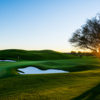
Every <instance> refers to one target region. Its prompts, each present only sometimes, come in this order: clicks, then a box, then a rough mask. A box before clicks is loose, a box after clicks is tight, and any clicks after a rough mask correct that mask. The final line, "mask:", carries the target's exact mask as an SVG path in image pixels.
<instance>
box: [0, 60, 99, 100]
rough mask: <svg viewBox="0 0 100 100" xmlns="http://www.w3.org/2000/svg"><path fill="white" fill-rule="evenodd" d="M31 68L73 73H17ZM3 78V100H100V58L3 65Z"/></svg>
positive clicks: (0, 94) (0, 67) (0, 86)
mask: <svg viewBox="0 0 100 100" xmlns="http://www.w3.org/2000/svg"><path fill="white" fill-rule="evenodd" d="M28 65H33V66H36V67H38V68H40V69H51V68H54V69H63V70H67V71H70V73H59V74H36V75H34V74H33V75H19V74H18V73H17V68H19V67H20V68H21V67H26V66H28ZM0 75H1V79H0V100H100V61H99V59H97V58H83V59H67V60H46V61H19V62H1V63H0ZM8 76H9V77H8ZM11 76H13V77H11Z"/></svg>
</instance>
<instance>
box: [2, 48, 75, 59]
mask: <svg viewBox="0 0 100 100" xmlns="http://www.w3.org/2000/svg"><path fill="white" fill-rule="evenodd" d="M18 57H19V59H18ZM69 58H76V56H74V55H70V54H64V53H60V52H56V51H52V50H41V51H26V50H18V49H8V50H0V59H11V60H51V59H52V60H54V59H69Z"/></svg>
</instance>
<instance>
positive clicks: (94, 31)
mask: <svg viewBox="0 0 100 100" xmlns="http://www.w3.org/2000/svg"><path fill="white" fill-rule="evenodd" d="M69 42H71V43H72V44H74V46H76V47H79V48H82V49H83V48H85V49H90V50H92V51H94V52H95V53H96V54H97V56H100V14H97V15H96V16H95V17H94V18H92V19H88V20H87V22H86V24H84V25H83V26H82V27H81V28H80V29H77V30H76V31H75V32H74V33H73V36H72V38H70V40H69Z"/></svg>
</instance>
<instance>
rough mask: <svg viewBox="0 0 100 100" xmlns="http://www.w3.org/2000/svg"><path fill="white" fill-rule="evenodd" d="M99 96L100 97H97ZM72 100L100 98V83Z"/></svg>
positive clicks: (96, 99) (98, 99)
mask: <svg viewBox="0 0 100 100" xmlns="http://www.w3.org/2000/svg"><path fill="white" fill-rule="evenodd" d="M98 96H99V98H97V97H98ZM71 100H100V83H99V84H98V85H96V86H95V87H93V88H92V89H90V90H88V91H87V92H85V93H83V94H81V95H80V96H78V97H75V98H73V99H71Z"/></svg>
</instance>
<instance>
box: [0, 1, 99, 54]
mask: <svg viewBox="0 0 100 100" xmlns="http://www.w3.org/2000/svg"><path fill="white" fill-rule="evenodd" d="M97 13H100V0H0V50H4V49H24V50H44V49H50V50H54V51H59V52H70V51H73V50H77V49H75V47H73V46H72V45H71V44H70V43H69V42H68V40H69V39H70V38H71V37H72V34H73V32H75V30H77V29H78V28H80V27H81V26H82V25H83V24H85V23H86V20H87V19H91V18H93V17H95V16H96V14H97Z"/></svg>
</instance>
